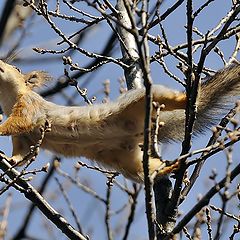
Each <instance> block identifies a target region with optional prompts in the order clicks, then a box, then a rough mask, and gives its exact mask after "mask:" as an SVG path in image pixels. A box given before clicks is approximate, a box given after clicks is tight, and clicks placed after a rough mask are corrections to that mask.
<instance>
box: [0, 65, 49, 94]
mask: <svg viewBox="0 0 240 240" xmlns="http://www.w3.org/2000/svg"><path fill="white" fill-rule="evenodd" d="M50 79H51V77H49V75H48V74H47V73H46V72H43V71H32V72H29V73H26V74H24V73H22V72H21V70H20V69H19V68H17V67H15V66H13V65H10V64H7V63H5V62H3V61H1V60H0V91H1V88H4V87H10V86H12V87H13V88H16V87H17V88H18V89H19V90H20V91H21V90H23V91H24V90H29V89H31V90H32V89H33V88H38V87H41V86H42V85H44V83H46V82H47V81H49V80H50ZM9 91H10V89H9Z"/></svg>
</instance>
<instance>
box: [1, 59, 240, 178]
mask: <svg viewBox="0 0 240 240" xmlns="http://www.w3.org/2000/svg"><path fill="white" fill-rule="evenodd" d="M49 79H50V77H49V75H48V74H47V73H45V72H43V71H33V72H30V73H27V74H23V73H21V71H20V70H19V69H18V68H16V67H14V66H12V65H10V64H7V63H5V62H3V61H1V60H0V104H1V106H2V109H3V112H4V113H5V114H6V116H7V119H6V121H5V122H4V123H2V124H1V125H0V135H6V136H10V135H11V136H12V143H13V152H12V158H11V160H12V161H14V163H18V162H19V163H21V161H22V159H23V158H24V156H25V155H27V154H28V152H29V149H30V147H31V146H32V145H34V144H35V143H36V142H37V141H38V139H39V136H40V131H39V128H40V127H41V126H42V125H44V124H45V122H46V121H48V122H49V123H50V124H51V131H50V132H48V133H46V135H45V137H44V139H43V142H42V145H41V148H43V149H47V150H50V151H52V152H55V153H57V154H60V155H63V156H66V157H86V158H88V159H90V160H94V161H96V162H97V163H100V164H102V165H103V166H107V167H109V168H111V169H114V170H116V171H119V172H121V173H122V174H123V175H124V176H125V177H127V178H130V179H132V180H134V181H136V182H142V181H143V178H144V174H143V167H142V156H143V152H142V150H141V148H140V146H139V145H140V144H142V143H143V130H144V118H145V89H134V90H130V91H128V92H126V93H124V94H122V95H121V96H120V97H119V98H118V99H117V100H116V101H113V102H108V103H104V104H94V105H89V106H76V107H75V106H60V105H57V104H54V103H52V102H49V101H46V100H45V99H44V98H42V97H41V96H40V95H39V94H38V93H37V92H35V91H34V88H38V87H40V86H41V85H43V84H44V83H45V82H46V81H48V80H49ZM152 90H153V101H154V102H158V103H160V104H164V105H165V108H164V109H163V110H161V111H160V115H159V117H160V121H161V122H164V125H163V126H162V127H160V128H159V132H158V141H159V142H166V141H169V140H183V138H184V124H185V108H186V104H187V97H186V93H184V92H181V91H175V90H172V89H169V88H167V87H164V86H162V85H153V86H152ZM239 93H240V65H239V64H234V65H231V66H229V67H227V68H225V69H223V70H221V71H219V72H217V73H216V74H215V75H214V76H212V77H209V78H208V79H207V80H206V81H204V82H203V83H201V85H200V90H199V96H198V98H197V110H198V111H197V119H196V121H195V125H194V132H201V131H203V130H204V129H205V128H206V127H208V126H209V125H211V124H212V123H213V122H214V120H216V118H217V117H218V115H219V113H221V112H223V110H224V109H225V108H226V106H227V103H230V102H231V101H232V99H231V97H232V96H238V95H239ZM152 114H153V117H154V114H156V110H155V109H153V111H152ZM177 167H178V166H177V165H175V166H174V165H172V166H169V167H168V166H166V164H165V162H164V161H161V160H159V159H158V158H156V157H150V159H149V171H150V174H152V173H154V172H155V171H156V170H159V169H160V171H159V174H166V173H170V172H171V171H173V170H174V169H176V168H177Z"/></svg>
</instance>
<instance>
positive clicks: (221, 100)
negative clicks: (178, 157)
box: [159, 64, 240, 141]
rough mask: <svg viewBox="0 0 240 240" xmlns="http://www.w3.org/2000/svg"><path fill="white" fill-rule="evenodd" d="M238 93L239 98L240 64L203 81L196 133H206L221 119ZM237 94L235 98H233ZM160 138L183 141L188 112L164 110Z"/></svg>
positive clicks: (195, 127)
mask: <svg viewBox="0 0 240 240" xmlns="http://www.w3.org/2000/svg"><path fill="white" fill-rule="evenodd" d="M236 96H239V97H240V64H234V65H231V66H229V67H227V68H225V69H223V70H221V71H219V72H217V73H216V74H215V75H214V76H212V77H209V78H208V79H207V80H206V81H205V82H203V83H202V84H201V87H200V92H199V97H198V113H197V119H196V121H195V126H194V133H199V132H203V131H204V130H206V128H207V127H211V126H213V124H215V123H217V121H219V120H220V116H221V115H222V114H225V113H226V112H227V110H228V109H230V108H231V107H233V106H234V102H235V100H236ZM234 97H235V98H234ZM161 121H163V122H165V126H164V127H163V128H162V129H160V132H159V140H160V141H168V140H183V137H184V130H185V129H184V125H185V111H184V110H175V111H172V112H162V113H161Z"/></svg>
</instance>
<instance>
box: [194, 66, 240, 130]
mask: <svg viewBox="0 0 240 240" xmlns="http://www.w3.org/2000/svg"><path fill="white" fill-rule="evenodd" d="M236 96H239V97H240V64H234V65H231V66H229V67H227V68H225V69H223V70H221V71H219V72H217V73H216V74H215V75H214V76H212V77H210V78H209V79H207V80H206V81H205V82H203V83H202V84H201V90H200V94H199V100H198V114H197V121H196V124H195V128H196V131H201V128H204V127H205V126H210V125H212V124H214V123H216V120H219V116H220V115H221V114H225V113H226V110H227V109H230V108H231V107H233V106H234V102H235V101H236Z"/></svg>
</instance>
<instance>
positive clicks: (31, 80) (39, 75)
mask: <svg viewBox="0 0 240 240" xmlns="http://www.w3.org/2000/svg"><path fill="white" fill-rule="evenodd" d="M51 79H52V78H51V77H50V76H49V75H48V74H47V73H46V72H43V71H33V72H30V73H27V74H26V75H25V83H26V85H27V86H28V87H30V88H31V89H33V88H39V87H41V86H43V85H44V84H45V83H46V82H48V81H50V80H51Z"/></svg>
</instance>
